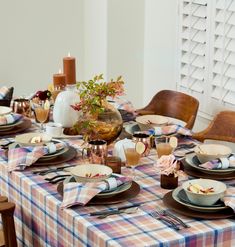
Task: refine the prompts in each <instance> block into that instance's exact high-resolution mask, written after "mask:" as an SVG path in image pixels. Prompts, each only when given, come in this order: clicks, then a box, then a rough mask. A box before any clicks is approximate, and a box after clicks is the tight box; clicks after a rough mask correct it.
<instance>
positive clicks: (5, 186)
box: [0, 126, 235, 247]
mask: <svg viewBox="0 0 235 247" xmlns="http://www.w3.org/2000/svg"><path fill="white" fill-rule="evenodd" d="M33 129H35V126H34V127H33ZM185 141H186V142H187V140H185ZM66 142H68V143H69V144H70V145H72V146H73V147H75V148H77V150H78V155H77V158H76V159H75V160H72V161H71V162H68V163H66V164H61V165H67V164H77V163H79V162H81V152H80V151H81V147H80V145H81V140H79V139H78V140H74V139H70V140H66ZM155 161H156V153H155V150H152V151H151V153H150V155H149V156H148V157H145V158H142V159H141V164H142V165H140V166H139V167H138V168H137V175H138V176H139V177H140V179H139V180H138V183H139V185H140V187H141V191H140V193H139V195H138V196H136V197H135V198H133V199H131V200H129V201H125V202H123V203H119V204H116V205H102V206H86V207H82V206H76V207H74V208H70V209H64V210H62V209H61V208H60V205H61V202H62V197H61V196H60V194H59V193H58V192H57V185H52V184H50V183H48V182H47V181H46V180H44V178H43V177H42V176H39V175H35V174H33V173H32V171H34V170H38V169H43V168H45V167H43V168H38V167H31V168H29V169H26V170H25V171H23V172H16V171H13V172H12V173H8V171H7V163H6V161H5V160H4V159H2V158H0V193H1V195H6V196H8V197H9V200H11V201H13V202H15V203H16V210H15V224H16V232H17V239H18V244H19V246H58V247H59V246H66V247H67V246H92V247H93V246H99V247H102V246H128V247H129V246H141V247H142V246H174V247H175V246H207V247H209V246H221V247H222V246H223V247H225V246H226V247H227V246H235V222H234V219H221V220H196V219H193V218H189V217H185V216H182V215H177V216H179V217H180V218H181V219H182V220H184V221H185V222H186V223H187V224H189V225H190V226H191V227H190V228H187V229H182V230H180V231H175V230H173V229H172V228H169V227H167V226H166V225H165V224H164V223H162V222H161V221H159V220H157V219H154V218H153V217H152V216H151V215H150V213H151V212H152V211H154V210H155V209H156V207H159V208H162V209H165V206H164V204H163V202H162V198H163V196H164V194H165V193H167V192H168V190H165V189H162V188H161V187H160V182H159V175H158V174H156V171H155V170H154V168H153V163H154V162H155ZM61 165H60V166H61ZM122 172H123V173H126V172H127V169H126V168H122ZM138 202H142V203H144V205H143V206H141V207H140V208H139V209H138V211H137V212H136V213H134V214H121V215H113V216H110V217H108V218H105V219H98V218H96V217H94V216H89V213H90V212H94V211H100V210H104V209H108V208H114V207H117V206H124V205H127V204H131V203H138Z"/></svg>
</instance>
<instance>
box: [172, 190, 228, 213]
mask: <svg viewBox="0 0 235 247" xmlns="http://www.w3.org/2000/svg"><path fill="white" fill-rule="evenodd" d="M182 189H183V188H182V187H181V186H180V187H177V188H176V189H175V190H173V192H172V197H173V199H174V200H175V201H177V202H178V203H180V204H181V205H184V206H186V207H188V208H190V209H192V210H194V211H199V212H205V213H209V212H217V211H220V210H223V209H226V208H228V207H227V206H215V207H213V206H197V205H194V204H190V203H189V202H183V201H182V200H181V199H180V198H179V196H178V194H179V192H180V191H181V190H182Z"/></svg>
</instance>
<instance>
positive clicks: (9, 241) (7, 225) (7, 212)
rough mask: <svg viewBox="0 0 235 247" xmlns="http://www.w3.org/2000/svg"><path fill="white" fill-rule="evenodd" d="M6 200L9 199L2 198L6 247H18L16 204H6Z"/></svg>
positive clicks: (1, 211) (0, 209) (0, 212)
mask: <svg viewBox="0 0 235 247" xmlns="http://www.w3.org/2000/svg"><path fill="white" fill-rule="evenodd" d="M6 200H7V199H6V198H5V197H4V199H3V198H2V197H0V214H1V217H2V226H3V236H4V243H5V245H4V246H6V247H16V246H17V241H16V232H15V224H14V210H15V204H14V203H12V202H6Z"/></svg>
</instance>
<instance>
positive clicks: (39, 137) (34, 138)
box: [29, 136, 42, 143]
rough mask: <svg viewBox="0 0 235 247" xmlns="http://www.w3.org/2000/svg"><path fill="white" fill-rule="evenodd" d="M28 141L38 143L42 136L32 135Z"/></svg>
mask: <svg viewBox="0 0 235 247" xmlns="http://www.w3.org/2000/svg"><path fill="white" fill-rule="evenodd" d="M29 142H30V143H40V142H42V137H41V136H34V137H32V138H31V139H30V140H29Z"/></svg>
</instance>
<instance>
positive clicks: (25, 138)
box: [15, 132, 51, 146]
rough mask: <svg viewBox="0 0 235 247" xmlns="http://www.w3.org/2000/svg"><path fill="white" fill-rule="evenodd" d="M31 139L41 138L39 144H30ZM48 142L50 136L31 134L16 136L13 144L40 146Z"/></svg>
mask: <svg viewBox="0 0 235 247" xmlns="http://www.w3.org/2000/svg"><path fill="white" fill-rule="evenodd" d="M33 137H41V138H42V141H41V142H39V143H31V141H30V140H31V139H32V138H33ZM50 141H51V136H49V135H47V134H45V133H36V132H31V133H26V134H21V135H17V136H16V137H15V142H17V143H19V144H20V145H21V146H42V145H44V144H46V143H48V142H50Z"/></svg>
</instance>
